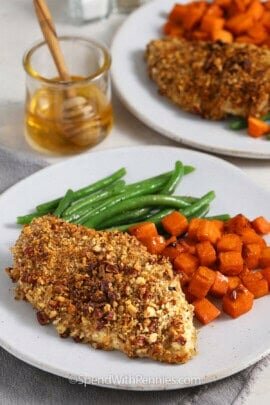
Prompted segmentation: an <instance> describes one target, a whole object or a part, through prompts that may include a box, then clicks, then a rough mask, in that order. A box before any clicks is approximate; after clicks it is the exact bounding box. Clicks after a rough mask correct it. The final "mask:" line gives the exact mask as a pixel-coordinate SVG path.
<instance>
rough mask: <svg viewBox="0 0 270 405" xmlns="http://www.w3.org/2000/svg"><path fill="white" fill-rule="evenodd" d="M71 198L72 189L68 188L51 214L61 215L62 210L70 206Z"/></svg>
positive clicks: (72, 195) (72, 197) (72, 196)
mask: <svg viewBox="0 0 270 405" xmlns="http://www.w3.org/2000/svg"><path fill="white" fill-rule="evenodd" d="M73 199H74V191H72V190H71V189H69V190H68V191H67V192H66V194H65V196H64V198H62V200H61V201H60V202H59V204H58V206H57V208H56V210H55V211H54V213H53V214H54V215H55V216H56V217H61V216H62V214H63V212H64V211H65V210H66V209H67V208H68V207H69V206H70V204H71V202H72V201H73Z"/></svg>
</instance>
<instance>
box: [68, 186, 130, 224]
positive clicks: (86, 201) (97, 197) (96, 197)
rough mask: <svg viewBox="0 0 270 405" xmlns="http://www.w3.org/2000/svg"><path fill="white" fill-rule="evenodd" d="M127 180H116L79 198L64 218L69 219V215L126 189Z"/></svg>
mask: <svg viewBox="0 0 270 405" xmlns="http://www.w3.org/2000/svg"><path fill="white" fill-rule="evenodd" d="M124 186H125V182H124V180H117V181H116V182H114V183H112V184H110V185H109V186H108V187H106V188H105V189H104V191H103V190H100V191H97V192H95V193H93V194H90V195H89V196H86V197H84V198H80V199H79V200H77V201H75V202H74V203H73V204H72V205H71V206H70V207H69V208H68V209H67V210H66V211H65V212H64V216H63V217H64V218H65V219H66V220H67V221H68V220H69V217H70V216H71V215H72V214H74V213H79V212H80V211H83V210H84V209H85V208H88V209H89V208H90V207H91V205H92V204H93V203H95V202H98V201H101V200H105V199H106V198H109V197H112V196H114V195H116V194H118V193H119V192H121V191H122V190H124Z"/></svg>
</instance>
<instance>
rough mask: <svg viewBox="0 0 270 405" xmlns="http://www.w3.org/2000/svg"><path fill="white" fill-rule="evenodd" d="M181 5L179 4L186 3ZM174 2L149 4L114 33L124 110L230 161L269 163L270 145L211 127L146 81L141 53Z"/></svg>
mask: <svg viewBox="0 0 270 405" xmlns="http://www.w3.org/2000/svg"><path fill="white" fill-rule="evenodd" d="M185 2H186V1H185V0H184V1H183V0H180V1H178V3H185ZM174 4H175V0H156V1H151V2H150V3H149V4H146V5H145V6H143V7H140V8H139V9H138V10H136V11H135V12H134V13H132V15H131V16H130V17H128V19H127V20H126V21H125V22H124V24H123V25H122V26H121V27H120V29H119V30H118V32H117V34H116V36H115V38H114V41H113V45H112V49H111V51H112V60H113V64H112V78H113V83H114V86H115V89H116V91H117V93H118V95H119V97H120V98H121V100H122V101H123V103H124V104H125V105H126V106H127V108H128V109H129V110H130V111H131V112H132V113H133V114H134V115H135V116H136V117H137V118H138V119H140V120H141V121H143V122H144V123H145V124H146V125H148V126H149V127H151V128H153V129H154V130H156V131H158V132H160V133H161V134H163V135H165V136H167V137H169V138H172V139H174V140H176V141H179V142H182V143H184V144H186V145H190V146H192V147H195V148H199V149H203V150H206V151H208V152H217V153H221V154H224V155H230V156H243V157H248V158H260V159H266V158H270V141H267V140H263V139H253V138H251V137H249V136H248V135H247V133H246V131H245V130H243V131H240V132H238V131H232V130H230V129H229V128H228V122H226V121H220V122H211V121H207V120H203V119H201V118H200V117H197V116H195V115H193V114H188V113H185V112H183V111H181V110H180V109H179V108H178V107H176V106H174V105H173V104H172V103H171V102H170V101H169V100H168V99H167V98H165V97H162V96H160V95H159V94H158V92H157V86H156V85H155V83H154V82H153V81H152V80H150V79H149V77H148V73H147V68H146V63H145V62H144V52H145V49H146V45H147V43H148V42H149V41H151V40H152V39H156V38H159V37H161V36H162V26H163V24H164V23H165V21H166V17H167V14H168V13H169V11H170V10H171V8H172V6H173V5H174Z"/></svg>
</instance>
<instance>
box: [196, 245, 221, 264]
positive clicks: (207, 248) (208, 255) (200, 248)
mask: <svg viewBox="0 0 270 405" xmlns="http://www.w3.org/2000/svg"><path fill="white" fill-rule="evenodd" d="M196 250H197V256H198V258H199V260H200V265H201V266H212V265H213V264H214V263H215V262H216V259H217V255H216V251H215V248H214V246H213V245H212V244H211V243H210V242H208V241H205V242H200V243H198V244H197V245H196Z"/></svg>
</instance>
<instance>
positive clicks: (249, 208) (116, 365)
mask: <svg viewBox="0 0 270 405" xmlns="http://www.w3.org/2000/svg"><path fill="white" fill-rule="evenodd" d="M177 159H181V160H182V161H183V162H184V163H186V164H191V165H194V166H196V168H197V170H196V172H194V173H192V174H190V175H189V176H187V177H185V178H184V180H183V182H182V184H181V186H180V187H179V192H181V194H188V195H189V194H192V195H195V196H200V195H202V194H204V193H206V192H207V191H209V190H211V189H213V190H215V191H216V194H217V198H216V200H215V201H214V202H213V204H212V208H211V214H217V213H222V212H223V213H224V212H229V213H231V214H232V215H233V214H237V213H239V212H242V213H244V214H246V215H247V216H249V217H251V218H253V217H255V216H257V215H259V214H260V215H265V216H267V217H270V206H269V197H270V196H269V194H268V193H266V192H265V191H263V190H261V189H260V188H258V187H257V186H256V185H255V184H254V183H252V182H251V181H250V180H249V179H248V177H247V176H246V175H245V174H243V172H242V171H240V170H239V169H237V168H235V167H234V166H232V165H231V164H229V163H226V162H224V161H222V160H220V159H218V158H215V157H212V156H209V155H206V154H202V153H199V152H193V151H188V150H184V149H180V148H170V147H159V146H149V147H147V146H146V147H145V146H144V147H135V148H122V149H115V150H108V151H104V152H97V153H90V154H88V155H85V156H80V157H76V158H74V159H71V160H68V161H66V162H63V163H60V164H57V165H53V166H51V167H48V168H46V169H43V170H41V171H40V172H38V173H36V174H34V175H32V176H31V177H29V178H27V179H25V180H23V181H21V182H20V183H18V184H16V185H15V186H13V187H12V188H11V189H9V190H8V191H6V192H5V193H4V194H3V195H2V196H1V197H0V212H1V217H0V235H1V241H0V258H1V269H2V271H1V273H0V323H1V328H0V344H1V345H2V346H3V347H4V348H5V349H6V350H7V351H9V352H10V353H12V354H14V355H15V356H16V357H18V358H20V359H22V360H23V361H25V362H27V363H30V364H32V365H34V366H36V367H39V368H41V369H43V370H46V371H49V372H51V373H54V374H57V375H60V376H63V377H67V378H73V379H75V380H77V381H81V382H86V383H93V384H96V385H107V386H110V387H114V388H122V389H134V390H162V389H174V388H183V387H187V386H191V385H198V384H203V383H208V382H210V381H214V380H217V379H220V378H223V377H226V376H229V375H231V374H233V373H236V372H237V371H239V370H242V369H243V368H245V367H247V366H249V365H251V364H252V363H254V362H256V361H257V360H260V359H261V358H262V357H263V356H265V355H266V354H268V353H269V352H270V318H269V306H270V295H269V296H267V297H264V298H262V299H259V300H257V301H256V303H255V306H254V310H252V311H251V312H249V313H248V314H246V315H244V316H242V317H241V318H240V319H238V320H232V319H230V318H229V317H227V316H225V315H222V316H221V317H220V318H219V319H218V320H217V321H215V322H214V323H213V324H210V325H209V326H206V327H203V328H201V329H200V332H199V341H198V347H199V353H198V355H197V356H196V357H195V358H194V359H193V360H191V361H190V362H188V363H187V364H184V365H168V364H162V363H158V362H154V361H150V360H142V359H140V360H139V359H138V360H137V359H136V360H130V359H128V358H127V357H126V356H125V355H124V354H121V353H119V352H105V351H98V350H94V349H92V348H90V347H89V346H87V345H83V344H75V343H74V342H73V341H72V340H71V339H60V338H59V337H58V336H57V333H56V332H55V330H54V328H53V327H52V326H40V325H39V324H38V323H37V321H36V317H35V311H33V309H32V307H31V305H30V304H28V303H26V302H20V301H15V300H14V298H13V292H12V289H13V285H12V283H11V282H10V280H9V278H8V277H7V275H6V274H5V272H4V271H3V269H4V268H5V267H6V266H10V265H11V254H10V252H9V249H10V247H11V246H12V245H13V244H14V242H15V240H16V239H17V237H18V235H19V232H20V229H18V227H17V226H16V225H15V218H16V216H17V215H21V214H24V213H27V212H29V210H30V209H31V208H33V207H34V206H35V205H36V204H38V203H40V202H42V201H46V200H48V199H50V198H54V197H56V196H58V195H59V193H60V194H61V193H64V191H65V190H66V189H67V188H68V187H71V188H74V189H76V188H79V187H81V186H83V185H85V184H87V183H91V182H92V181H95V180H97V179H99V178H101V177H103V176H106V175H109V174H110V173H112V172H113V171H114V170H116V169H118V168H119V167H120V166H124V167H126V168H127V170H128V176H127V180H128V181H129V182H131V181H136V180H139V179H143V178H145V177H149V176H152V175H155V174H158V173H160V172H163V171H167V170H170V169H171V168H172V167H173V164H174V162H175V161H176V160H177ZM154 379H156V380H155V381H154Z"/></svg>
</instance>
